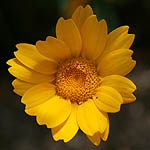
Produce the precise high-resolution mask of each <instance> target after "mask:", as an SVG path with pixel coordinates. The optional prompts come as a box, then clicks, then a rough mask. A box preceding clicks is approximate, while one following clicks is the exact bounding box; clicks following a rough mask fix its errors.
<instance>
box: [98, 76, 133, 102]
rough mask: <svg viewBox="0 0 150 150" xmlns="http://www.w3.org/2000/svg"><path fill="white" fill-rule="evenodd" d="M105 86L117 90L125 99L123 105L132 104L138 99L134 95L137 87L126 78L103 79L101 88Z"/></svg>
mask: <svg viewBox="0 0 150 150" xmlns="http://www.w3.org/2000/svg"><path fill="white" fill-rule="evenodd" d="M103 85H106V86H110V87H112V88H114V89H116V90H117V91H118V92H119V93H120V94H121V96H122V97H123V103H130V102H133V101H135V99H136V98H135V96H134V95H133V94H132V93H133V92H134V91H135V90H136V86H135V84H134V83H133V82H132V81H131V80H129V79H128V78H126V77H122V76H119V75H110V76H106V77H104V78H103V79H102V82H101V86H103Z"/></svg>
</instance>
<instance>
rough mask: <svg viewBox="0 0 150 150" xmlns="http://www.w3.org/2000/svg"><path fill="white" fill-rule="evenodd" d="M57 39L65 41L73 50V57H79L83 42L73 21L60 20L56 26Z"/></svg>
mask: <svg viewBox="0 0 150 150" xmlns="http://www.w3.org/2000/svg"><path fill="white" fill-rule="evenodd" d="M56 35H57V38H58V39H60V40H63V41H64V42H65V43H66V44H67V45H68V47H69V48H70V50H71V54H72V56H75V57H77V56H79V55H80V51H81V47H82V41H81V36H80V33H79V30H78V28H77V26H76V24H75V23H74V21H73V20H72V19H68V20H64V19H63V18H62V17H61V18H59V20H58V22H57V25H56Z"/></svg>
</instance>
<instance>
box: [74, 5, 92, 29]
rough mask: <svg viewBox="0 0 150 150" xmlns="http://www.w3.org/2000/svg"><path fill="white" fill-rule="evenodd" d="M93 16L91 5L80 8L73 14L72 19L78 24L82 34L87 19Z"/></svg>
mask: <svg viewBox="0 0 150 150" xmlns="http://www.w3.org/2000/svg"><path fill="white" fill-rule="evenodd" d="M91 15H93V10H92V8H91V6H90V5H86V7H85V8H83V7H82V6H79V7H78V8H77V9H76V10H75V11H74V13H73V15H72V19H73V21H74V22H75V23H76V25H77V27H78V29H79V31H80V32H81V29H82V26H83V24H84V22H85V21H86V19H87V18H88V17H89V16H91Z"/></svg>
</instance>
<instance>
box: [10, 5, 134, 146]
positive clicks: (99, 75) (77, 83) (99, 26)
mask: <svg viewBox="0 0 150 150" xmlns="http://www.w3.org/2000/svg"><path fill="white" fill-rule="evenodd" d="M128 29H129V27H128V26H121V27H119V28H117V29H115V30H114V31H112V32H111V33H109V34H108V33H107V25H106V22H105V20H101V21H100V22H99V21H98V20H97V18H96V15H93V11H92V8H91V7H90V6H89V5H87V6H86V7H85V8H83V7H82V6H80V7H78V8H77V9H76V10H75V12H74V13H73V15H72V18H71V19H67V20H64V19H63V18H60V19H59V20H58V22H57V25H56V38H55V37H52V36H48V37H47V38H46V41H37V42H36V45H31V44H25V43H21V44H17V45H16V47H17V51H16V52H14V55H15V57H16V58H13V59H10V60H8V62H7V63H8V65H10V66H11V67H10V68H9V72H10V73H11V74H12V75H13V76H15V77H16V79H15V80H14V81H13V83H12V85H13V87H14V92H15V93H17V94H18V95H20V96H22V99H21V102H22V103H23V104H25V112H26V113H27V114H28V115H31V116H36V120H37V122H38V124H39V125H46V126H47V128H51V131H52V135H53V138H54V139H55V140H56V141H57V140H64V142H68V141H70V140H71V139H72V138H73V137H74V136H75V135H76V133H77V131H78V129H79V128H80V129H81V130H82V131H83V132H84V133H85V134H86V135H87V137H88V138H89V139H90V141H91V142H92V143H93V144H95V145H99V143H100V141H101V139H102V140H104V141H106V140H107V137H108V134H109V118H108V113H115V112H118V111H119V110H120V106H121V104H124V103H130V102H133V101H135V99H136V98H135V96H134V95H133V92H134V91H135V89H136V86H135V85H134V84H133V83H132V81H130V80H129V79H127V78H126V77H124V76H125V75H127V74H128V73H129V72H130V71H131V70H132V69H133V68H134V66H135V64H136V62H135V61H134V60H133V59H132V57H131V55H132V54H133V51H132V50H130V49H129V48H130V46H131V45H132V43H133V40H134V34H128Z"/></svg>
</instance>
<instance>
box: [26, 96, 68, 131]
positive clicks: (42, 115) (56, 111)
mask: <svg viewBox="0 0 150 150" xmlns="http://www.w3.org/2000/svg"><path fill="white" fill-rule="evenodd" d="M66 108H67V109H66ZM25 112H26V113H27V114H28V115H31V116H36V120H37V123H38V124H39V125H44V124H45V125H46V126H47V128H54V127H56V126H58V125H60V124H61V123H63V122H64V121H65V120H66V119H67V118H68V117H69V115H70V112H71V103H70V100H64V99H62V98H60V97H59V96H54V97H52V98H51V99H49V100H47V101H46V102H45V103H43V104H40V105H37V106H35V107H31V108H27V107H25Z"/></svg>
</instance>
